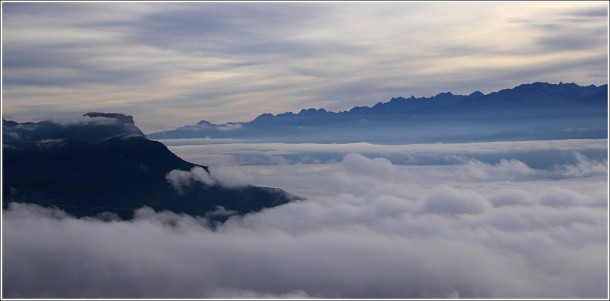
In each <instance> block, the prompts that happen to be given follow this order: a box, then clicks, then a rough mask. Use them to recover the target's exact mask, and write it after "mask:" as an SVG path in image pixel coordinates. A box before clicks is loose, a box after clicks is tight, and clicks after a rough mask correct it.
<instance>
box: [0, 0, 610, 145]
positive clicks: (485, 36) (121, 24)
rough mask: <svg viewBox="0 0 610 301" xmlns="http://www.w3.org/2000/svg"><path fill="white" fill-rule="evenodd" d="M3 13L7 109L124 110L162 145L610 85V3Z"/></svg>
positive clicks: (98, 7)
mask: <svg viewBox="0 0 610 301" xmlns="http://www.w3.org/2000/svg"><path fill="white" fill-rule="evenodd" d="M2 7H3V16H2V17H3V18H2V19H3V58H4V62H3V68H4V71H5V73H4V78H3V110H4V114H5V115H6V116H7V117H9V118H14V119H17V120H18V121H30V120H35V119H36V120H37V119H41V118H48V117H49V116H58V115H60V114H74V113H82V112H87V111H92V110H95V111H113V112H122V113H127V114H132V115H134V116H136V122H137V124H138V125H139V126H141V128H142V130H143V131H144V132H145V133H151V132H155V131H159V130H168V129H172V128H176V127H178V126H182V125H185V124H195V123H197V122H198V121H199V120H201V119H206V120H210V121H212V122H214V123H219V124H222V123H224V122H228V121H249V120H252V119H254V118H255V117H256V116H258V115H259V114H261V113H264V112H270V113H274V114H277V113H283V112H286V111H295V110H299V109H301V108H309V107H324V108H326V109H329V110H335V111H336V110H345V109H349V108H351V107H354V106H356V105H373V104H375V103H377V102H379V101H387V100H389V99H390V98H392V97H397V96H405V97H408V96H410V95H415V96H418V97H428V96H433V95H436V94H438V93H441V92H445V91H451V92H453V93H457V94H470V93H471V92H474V91H476V90H481V91H483V92H485V93H489V92H493V91H497V90H500V89H505V88H511V87H514V86H516V85H519V84H522V83H525V82H535V81H546V82H552V83H558V82H560V81H563V82H576V83H579V84H583V85H588V84H596V85H600V84H604V83H607V77H608V71H607V64H608V59H607V53H608V47H607V45H608V34H607V23H608V15H607V4H605V3H594V2H584V3H582V2H561V3H559V2H547V3H527V2H522V3H481V4H479V3H477V4H476V5H475V4H472V3H411V2H404V3H3V4H2ZM253 108H256V109H253ZM168 116H172V117H173V118H171V119H168V118H167V117H168Z"/></svg>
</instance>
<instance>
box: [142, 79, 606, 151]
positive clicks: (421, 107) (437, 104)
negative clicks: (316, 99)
mask: <svg viewBox="0 0 610 301" xmlns="http://www.w3.org/2000/svg"><path fill="white" fill-rule="evenodd" d="M607 112H608V85H602V86H595V85H590V86H579V85H576V84H573V83H568V84H564V83H559V84H549V83H539V82H538V83H531V84H523V85H519V86H517V87H514V88H512V89H504V90H500V91H497V92H493V93H489V94H483V93H482V92H480V91H475V92H473V93H471V94H469V95H454V94H452V93H450V92H444V93H440V94H437V95H436V96H433V97H421V98H415V97H414V96H411V97H409V98H404V97H396V98H392V99H390V100H389V101H388V102H385V103H382V102H379V103H377V104H375V105H373V106H371V107H368V106H358V107H354V108H352V109H350V110H346V111H342V112H331V111H327V110H325V109H314V108H309V109H303V110H301V111H300V112H298V113H296V114H295V113H291V112H287V113H282V114H277V115H273V114H270V113H265V114H262V115H259V116H258V117H256V118H255V119H254V120H252V121H250V122H243V123H235V122H233V123H230V125H231V127H230V128H228V127H227V125H229V124H223V125H216V124H212V123H210V122H208V121H205V120H202V121H200V122H199V123H198V124H197V125H187V126H184V127H180V128H177V129H175V130H171V131H164V132H157V133H152V134H149V135H147V136H148V137H149V138H151V139H173V138H200V137H211V138H264V139H271V140H273V139H274V138H277V139H289V140H290V139H296V140H298V139H299V138H298V137H301V138H302V140H306V141H319V140H320V139H323V137H331V138H329V140H328V142H339V141H345V140H346V139H347V140H348V141H352V140H353V141H362V140H371V139H373V140H374V139H376V138H377V137H379V136H380V135H381V136H383V133H384V132H391V133H392V135H394V136H396V131H400V132H402V133H401V134H400V135H402V137H404V138H405V139H406V140H408V141H409V142H430V141H434V142H455V141H473V140H494V139H557V138H584V137H586V138H591V137H605V136H607V135H606V132H607V122H606V121H605V120H606V119H607ZM485 128H487V131H485V130H484V129H485ZM573 129H579V130H578V131H573ZM423 132H425V133H426V134H425V135H423V134H422V133H423ZM321 137H322V138H321ZM350 137H351V138H350ZM337 139H339V140H337Z"/></svg>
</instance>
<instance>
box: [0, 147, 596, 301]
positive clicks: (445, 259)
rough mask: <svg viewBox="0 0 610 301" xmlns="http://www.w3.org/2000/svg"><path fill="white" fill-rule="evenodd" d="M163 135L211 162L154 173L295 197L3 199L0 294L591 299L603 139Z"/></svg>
mask: <svg viewBox="0 0 610 301" xmlns="http://www.w3.org/2000/svg"><path fill="white" fill-rule="evenodd" d="M164 142H166V141H164ZM166 144H168V145H169V147H170V149H171V150H172V151H174V152H175V153H176V154H178V155H179V156H181V157H183V158H184V159H186V160H189V161H192V162H195V163H202V164H207V165H210V162H215V163H216V164H215V165H211V166H210V174H209V175H202V174H201V172H202V171H203V172H205V171H204V170H191V171H173V174H171V173H170V174H168V185H178V186H175V187H178V189H186V187H185V185H188V183H190V182H192V181H203V182H205V181H211V182H210V183H218V184H223V183H225V185H228V186H230V185H233V186H234V187H238V186H240V185H244V183H246V182H249V183H251V184H254V185H259V186H268V187H278V188H281V189H284V190H286V191H288V192H290V193H292V194H296V195H299V196H301V197H303V198H304V200H301V201H295V202H292V203H289V204H286V205H282V206H279V207H276V208H271V209H266V210H263V211H261V212H258V213H254V214H249V215H246V216H244V217H232V218H231V219H229V220H228V221H227V222H226V223H225V224H223V225H220V226H219V227H217V228H215V229H214V230H212V229H210V228H209V227H208V222H207V220H206V219H205V218H202V217H191V216H187V215H180V214H175V213H169V212H154V211H153V210H151V209H149V208H142V209H140V210H138V211H137V213H136V217H135V219H134V220H132V221H119V220H112V221H108V220H103V219H98V218H80V219H79V218H74V217H72V216H69V215H67V214H66V213H64V212H62V211H60V210H56V209H49V208H41V207H38V206H35V205H29V204H11V205H10V206H9V209H8V210H5V211H4V212H3V248H4V249H3V293H4V297H30V298H38V297H80V298H88V297H92V298H94V297H123V298H125V297H133V298H138V297H149V298H150V297H156V298H181V297H188V298H205V297H210V298H218V297H225V298H307V297H312V298H337V297H342V298H606V297H607V293H608V160H607V140H605V139H604V140H561V141H527V142H488V143H471V144H468V143H464V144H453V145H446V144H427V145H394V146H388V145H372V144H347V145H343V144H335V145H333V144H328V145H324V144H275V145H270V144H263V143H260V144H257V143H241V142H235V141H232V142H227V141H224V142H223V141H214V142H213V143H212V142H210V141H207V142H206V141H204V142H202V143H188V141H182V142H175V143H174V144H173V145H172V143H166ZM212 159H216V161H212ZM219 159H223V160H219ZM172 181H174V182H172ZM172 183H173V184H172Z"/></svg>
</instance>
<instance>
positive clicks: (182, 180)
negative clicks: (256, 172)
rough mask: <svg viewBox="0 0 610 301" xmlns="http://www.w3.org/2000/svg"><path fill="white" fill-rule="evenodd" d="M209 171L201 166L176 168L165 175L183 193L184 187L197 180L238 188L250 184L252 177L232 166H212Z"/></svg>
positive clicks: (209, 184) (207, 183) (177, 190)
mask: <svg viewBox="0 0 610 301" xmlns="http://www.w3.org/2000/svg"><path fill="white" fill-rule="evenodd" d="M208 169H209V172H207V171H206V170H205V169H203V168H202V167H199V166H195V167H193V168H191V170H189V171H186V170H179V169H174V170H172V171H170V172H168V173H167V175H165V178H166V179H167V181H168V182H169V184H170V185H171V186H172V187H173V188H174V189H175V190H176V192H178V193H180V194H182V193H184V189H185V188H188V187H190V186H191V185H193V184H194V183H195V182H200V183H203V184H205V185H208V186H212V185H216V184H218V185H221V186H224V187H227V188H238V187H244V186H248V185H250V184H249V183H250V182H251V178H250V176H249V175H247V174H246V173H244V172H242V171H241V170H240V169H239V168H237V167H231V166H210V167H208Z"/></svg>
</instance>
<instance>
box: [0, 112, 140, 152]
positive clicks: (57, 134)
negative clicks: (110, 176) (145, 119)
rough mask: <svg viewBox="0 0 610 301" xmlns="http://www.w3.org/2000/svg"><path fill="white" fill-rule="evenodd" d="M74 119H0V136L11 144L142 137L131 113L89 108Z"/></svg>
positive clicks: (96, 140) (97, 140) (98, 140)
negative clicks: (25, 120)
mask: <svg viewBox="0 0 610 301" xmlns="http://www.w3.org/2000/svg"><path fill="white" fill-rule="evenodd" d="M83 117H87V118H82V119H79V120H77V121H71V122H64V123H62V122H57V121H50V120H45V121H41V122H25V123H17V122H14V121H9V120H4V119H3V120H2V139H3V141H4V143H8V144H15V143H24V142H32V141H41V140H52V139H73V140H79V141H86V142H101V141H104V140H106V139H108V138H110V137H115V136H120V135H127V134H129V135H136V136H142V137H144V133H142V131H140V129H139V128H138V127H136V125H135V123H134V121H133V117H132V116H131V115H123V114H118V113H98V112H89V113H86V114H85V115H83Z"/></svg>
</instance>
